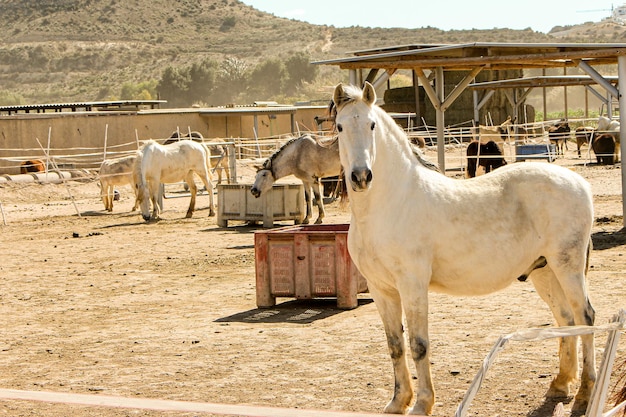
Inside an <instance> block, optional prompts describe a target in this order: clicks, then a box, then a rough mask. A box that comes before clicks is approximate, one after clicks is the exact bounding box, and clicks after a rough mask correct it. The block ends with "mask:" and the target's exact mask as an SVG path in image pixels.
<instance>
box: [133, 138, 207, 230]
mask: <svg viewBox="0 0 626 417" xmlns="http://www.w3.org/2000/svg"><path fill="white" fill-rule="evenodd" d="M194 173H195V174H197V175H198V176H200V179H202V182H203V183H204V186H205V187H206V190H207V193H208V194H209V216H215V209H214V205H213V184H212V182H211V174H210V172H209V167H208V165H207V150H206V148H205V147H204V146H203V145H202V144H199V143H196V142H194V141H191V140H181V141H178V142H174V143H171V144H169V145H160V144H158V143H157V142H155V141H153V140H149V141H147V142H146V144H145V145H144V146H143V147H142V148H141V149H140V154H139V159H138V161H137V163H136V164H135V178H136V180H137V199H138V200H139V205H140V207H141V215H142V217H143V219H144V220H145V221H148V220H158V218H159V214H160V212H161V211H162V209H163V208H162V207H161V205H160V201H163V200H162V198H163V195H162V193H163V187H161V183H163V184H167V183H173V182H179V181H183V180H184V181H185V182H186V183H187V186H188V187H189V190H190V194H191V201H190V203H189V208H188V209H187V215H186V216H185V217H187V218H189V217H191V216H192V214H193V211H194V209H195V206H196V194H197V191H198V187H197V186H196V183H195V181H194ZM151 201H152V207H153V210H152V215H151V214H150V202H151Z"/></svg>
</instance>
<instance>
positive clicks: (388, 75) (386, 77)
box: [372, 68, 396, 93]
mask: <svg viewBox="0 0 626 417" xmlns="http://www.w3.org/2000/svg"><path fill="white" fill-rule="evenodd" d="M395 72H396V69H395V68H391V69H388V70H386V71H385V72H384V73H383V74H382V75H381V76H380V77H378V78H377V79H376V80H375V81H374V82H372V86H373V87H374V90H376V93H378V90H380V88H381V87H382V86H383V85H384V84H385V83H386V82H387V80H389V78H391V76H392V75H393V74H394V73H395Z"/></svg>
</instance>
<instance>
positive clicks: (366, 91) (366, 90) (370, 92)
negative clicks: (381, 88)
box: [363, 81, 376, 106]
mask: <svg viewBox="0 0 626 417" xmlns="http://www.w3.org/2000/svg"><path fill="white" fill-rule="evenodd" d="M363 101H364V102H365V103H366V104H368V105H370V106H371V105H372V104H374V103H376V90H375V89H374V86H373V85H372V84H370V82H369V81H365V86H364V87H363Z"/></svg>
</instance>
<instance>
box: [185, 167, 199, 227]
mask: <svg viewBox="0 0 626 417" xmlns="http://www.w3.org/2000/svg"><path fill="white" fill-rule="evenodd" d="M185 182H186V183H187V185H188V186H189V192H190V193H191V201H189V208H188V209H187V214H186V215H185V218H187V219H189V218H191V216H192V215H193V211H194V210H195V208H196V194H197V193H198V187H197V186H196V183H195V181H194V180H193V172H190V173H189V174H187V178H186V179H185Z"/></svg>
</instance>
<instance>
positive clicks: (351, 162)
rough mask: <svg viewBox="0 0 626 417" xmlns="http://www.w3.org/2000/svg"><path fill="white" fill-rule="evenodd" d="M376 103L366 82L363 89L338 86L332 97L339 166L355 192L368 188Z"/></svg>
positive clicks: (374, 92) (370, 176) (373, 146)
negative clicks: (343, 170)
mask: <svg viewBox="0 0 626 417" xmlns="http://www.w3.org/2000/svg"><path fill="white" fill-rule="evenodd" d="M375 102H376V91H374V87H373V86H372V85H371V84H370V83H369V82H365V87H364V88H363V90H361V89H359V88H357V87H355V86H344V85H343V84H339V85H337V87H335V92H334V94H333V103H334V106H335V108H336V112H337V113H336V118H335V124H336V127H337V133H338V136H339V155H340V158H341V165H342V166H343V167H344V169H345V170H346V179H347V180H348V181H349V182H350V185H351V187H352V189H353V190H354V191H357V192H359V191H365V190H367V189H369V187H370V184H371V181H372V163H373V161H374V158H375V156H376V146H375V141H374V135H375V132H376V123H377V121H378V117H377V116H376V112H375V111H374V103H375Z"/></svg>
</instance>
